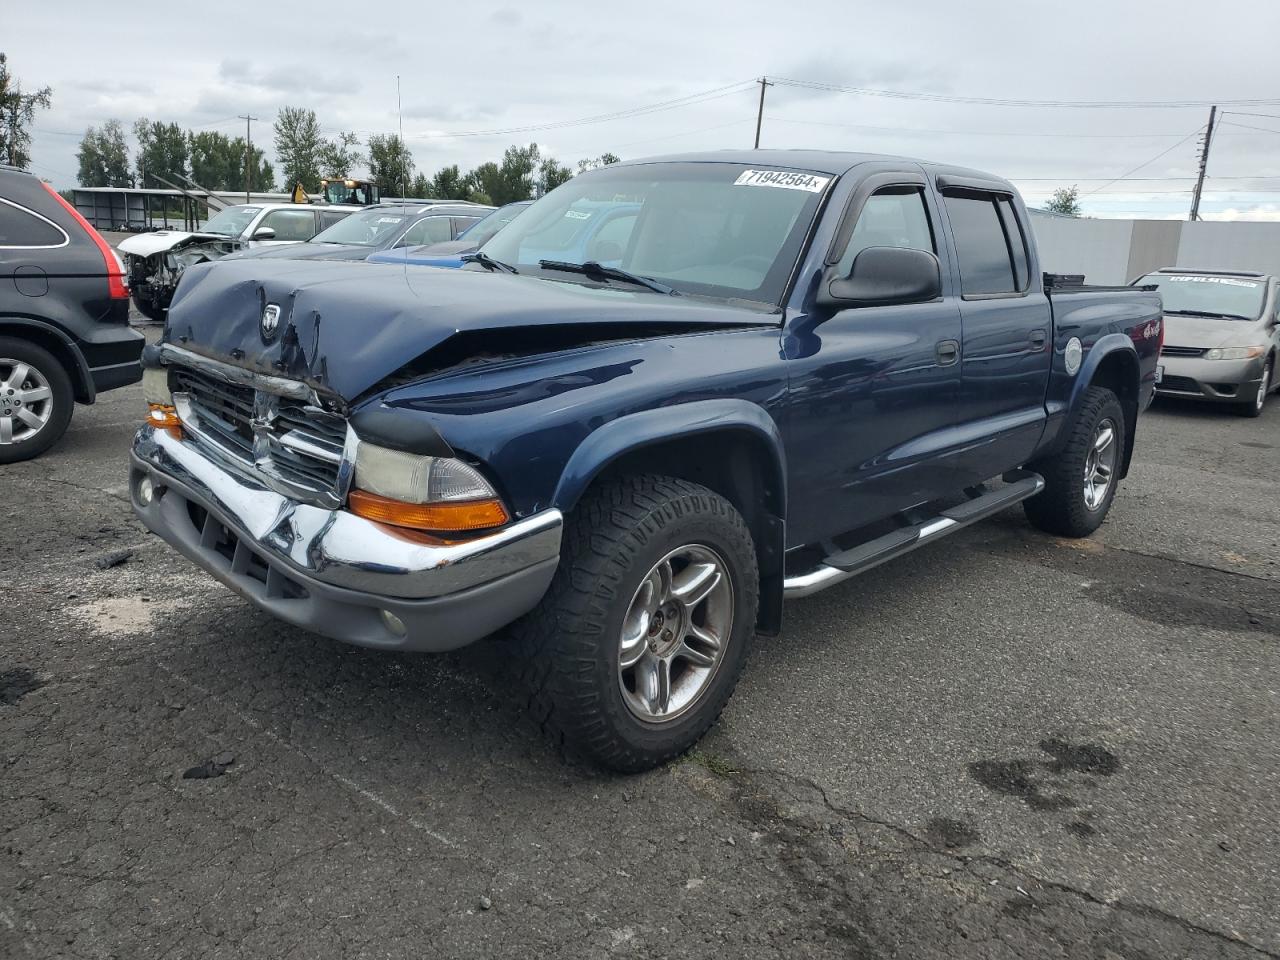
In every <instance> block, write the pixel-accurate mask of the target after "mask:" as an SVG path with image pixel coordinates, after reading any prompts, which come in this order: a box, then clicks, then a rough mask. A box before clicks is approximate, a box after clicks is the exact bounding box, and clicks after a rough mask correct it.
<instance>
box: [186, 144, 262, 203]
mask: <svg viewBox="0 0 1280 960" xmlns="http://www.w3.org/2000/svg"><path fill="white" fill-rule="evenodd" d="M189 136H190V140H191V179H192V180H194V181H195V182H196V183H198V184H200V186H202V187H207V188H208V189H210V190H243V189H244V173H245V162H246V160H247V161H248V163H249V189H251V190H259V191H262V190H270V189H272V188H273V187H274V186H275V171H274V170H273V169H272V167H271V164H269V163H267V160H266V156H265V154H263V152H262V151H261V150H260V149H258V148H257V147H254V148H253V151H252V153H251V154H250V155H249V156H248V157H246V156H245V153H246V144H245V139H244V137H236V138H235V139H232V138H230V137H228V136H227V135H226V134H223V133H217V132H214V131H201V132H200V133H194V132H193V133H191V134H190V135H189Z"/></svg>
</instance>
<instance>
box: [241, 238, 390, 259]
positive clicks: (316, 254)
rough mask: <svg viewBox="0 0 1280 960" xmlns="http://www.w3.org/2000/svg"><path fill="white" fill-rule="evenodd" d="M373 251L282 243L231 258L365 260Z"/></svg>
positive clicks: (355, 246)
mask: <svg viewBox="0 0 1280 960" xmlns="http://www.w3.org/2000/svg"><path fill="white" fill-rule="evenodd" d="M373 250H374V248H373V247H366V246H362V245H361V244H358V243H311V242H306V243H280V244H273V245H272V246H269V247H254V248H253V249H252V250H241V251H239V252H237V253H232V254H229V256H230V257H231V258H233V259H235V260H363V259H364V258H365V257H367V256H369V254H371V253H373Z"/></svg>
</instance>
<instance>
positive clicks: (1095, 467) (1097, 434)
mask: <svg viewBox="0 0 1280 960" xmlns="http://www.w3.org/2000/svg"><path fill="white" fill-rule="evenodd" d="M1116 446H1117V445H1116V425H1115V421H1113V420H1112V419H1111V418H1110V417H1105V418H1104V419H1102V420H1100V421H1098V425H1097V426H1096V427H1094V429H1093V443H1091V444H1090V445H1089V453H1088V455H1087V456H1086V457H1085V460H1084V505H1085V506H1086V507H1088V508H1089V509H1090V510H1097V509H1098V508H1099V507H1101V506H1102V505H1103V504H1104V503H1105V502H1106V500H1107V492H1108V491H1109V490H1110V489H1111V482H1112V478H1113V477H1114V475H1115V470H1116Z"/></svg>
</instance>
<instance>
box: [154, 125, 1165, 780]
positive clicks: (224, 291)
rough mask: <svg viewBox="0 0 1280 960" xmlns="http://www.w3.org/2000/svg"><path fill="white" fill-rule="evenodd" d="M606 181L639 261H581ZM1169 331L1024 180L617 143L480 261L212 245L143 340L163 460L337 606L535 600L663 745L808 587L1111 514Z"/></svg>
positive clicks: (559, 646) (364, 631) (170, 498)
mask: <svg viewBox="0 0 1280 960" xmlns="http://www.w3.org/2000/svg"><path fill="white" fill-rule="evenodd" d="M608 204H615V205H617V206H618V207H619V208H620V209H623V208H624V209H625V210H626V212H627V226H628V229H627V230H626V231H625V234H624V233H622V232H619V235H618V236H616V237H610V238H609V243H610V244H612V245H614V246H610V247H609V249H608V251H607V252H608V253H609V255H610V256H609V259H610V261H611V262H610V263H603V262H601V261H600V260H598V259H588V260H585V261H574V260H569V259H558V258H554V257H549V256H547V250H548V244H547V243H546V242H545V240H546V238H547V237H548V236H554V235H556V234H557V231H559V230H560V229H561V225H562V222H563V221H565V220H569V221H575V222H581V219H580V218H581V216H582V212H583V211H584V210H585V209H591V210H592V211H593V215H595V214H596V213H600V212H603V211H604V210H605V209H606V206H607V205H608ZM565 232H572V231H569V230H567V229H565ZM603 256H604V254H603V253H602V254H601V257H603ZM1162 329H1163V323H1162V316H1161V304H1160V300H1159V296H1158V294H1156V293H1155V292H1153V291H1152V290H1151V289H1149V288H1148V289H1142V288H1100V287H1089V286H1085V285H1084V284H1083V283H1082V282H1081V280H1080V278H1068V277H1060V276H1044V275H1042V274H1041V272H1040V270H1039V263H1038V258H1037V254H1036V249H1035V245H1034V242H1033V239H1032V235H1031V232H1030V229H1029V225H1028V220H1027V212H1026V209H1025V207H1024V206H1023V203H1022V201H1021V199H1020V198H1019V196H1018V194H1017V192H1016V191H1015V190H1014V188H1013V187H1012V186H1011V185H1010V184H1009V183H1007V182H1006V181H1004V180H1002V179H999V178H998V177H994V176H990V175H988V174H984V173H980V172H977V171H974V170H967V169H960V168H956V167H950V166H944V165H939V164H934V163H922V162H917V161H912V160H904V159H898V158H892V157H884V156H876V155H862V154H845V153H827V152H804V151H764V150H761V151H744V152H721V153H711V154H693V155H686V156H676V157H670V158H661V159H656V160H645V161H634V162H628V163H620V164H615V165H611V166H608V167H605V168H602V169H599V170H595V171H591V172H588V173H584V174H582V175H581V176H578V177H575V178H573V179H572V180H571V181H569V182H568V183H566V184H564V185H563V186H561V187H559V188H557V189H556V190H554V191H552V192H551V193H549V194H547V195H546V196H545V197H543V198H542V199H540V200H538V201H537V202H536V203H535V204H534V205H533V206H532V207H530V208H529V209H528V210H527V211H526V212H525V213H524V214H522V215H521V216H520V217H519V218H518V219H517V220H515V221H514V222H513V223H511V224H510V225H509V226H508V227H506V228H505V229H503V230H502V231H500V232H499V233H498V234H497V235H496V236H494V237H493V239H492V240H490V241H489V242H488V243H487V244H485V245H484V247H482V248H481V249H480V250H479V251H478V252H477V253H476V254H475V255H473V259H472V262H471V263H470V264H469V265H468V266H467V267H465V268H463V269H461V270H449V271H438V270H409V271H405V270H404V269H402V268H398V267H394V266H389V265H378V264H369V263H319V262H305V261H298V262H286V261H273V262H267V261H256V262H255V261H240V262H235V261H231V260H224V261H222V262H220V263H215V264H211V265H208V266H196V267H192V268H191V269H190V270H188V271H187V272H186V274H185V275H184V277H183V279H182V283H181V284H180V286H179V289H178V291H177V294H176V296H175V298H174V301H173V304H172V307H171V309H170V312H169V318H168V323H167V325H166V328H165V331H164V334H163V337H162V338H161V342H160V343H159V344H158V345H156V346H154V347H150V348H148V351H147V352H146V354H145V355H144V366H145V367H146V370H145V374H144V389H145V393H146V397H147V401H148V404H149V409H148V415H147V416H148V419H147V421H146V423H145V424H144V426H143V427H142V428H141V429H140V430H139V432H138V434H137V437H136V439H135V441H134V444H133V449H132V465H131V476H130V490H131V496H132V501H133V507H134V510H135V511H136V513H137V515H138V516H139V517H140V518H141V520H142V522H143V523H144V524H145V525H146V526H147V527H148V528H150V529H151V530H152V531H154V532H155V533H157V534H159V535H160V536H162V537H163V538H165V539H166V540H167V541H168V542H169V543H171V544H172V545H173V546H174V547H175V548H177V550H178V551H180V552H181V553H183V554H185V555H186V556H187V557H188V558H190V559H191V560H192V561H194V562H195V563H196V564H198V565H199V566H201V567H203V568H204V569H206V570H207V571H209V573H211V574H212V575H213V576H215V577H217V578H218V579H219V580H221V581H222V582H223V583H225V584H226V585H228V586H229V587H231V588H232V589H234V590H235V591H237V592H239V593H240V594H242V595H243V596H244V597H245V598H247V599H248V600H249V601H251V602H252V603H254V604H256V605H258V606H259V607H260V608H262V609H263V610H265V611H267V612H269V613H271V614H274V615H275V616H277V617H279V618H281V619H283V620H286V621H288V622H290V623H293V624H296V625H298V626H300V627H304V628H306V629H308V630H313V631H315V632H317V633H321V634H325V635H327V636H330V637H334V638H337V639H339V640H343V641H347V642H350V643H355V644H360V645H363V646H367V647H376V648H381V649H387V650H448V649H452V648H455V647H458V646H461V645H463V644H466V643H470V642H472V641H474V640H477V639H479V638H481V637H484V636H486V635H488V634H491V633H494V632H495V631H499V630H503V628H507V629H505V631H504V636H505V637H506V638H507V639H508V641H509V642H510V643H511V644H512V647H513V659H516V660H517V661H518V662H519V663H521V664H522V665H523V670H524V673H525V674H526V677H527V681H528V684H529V689H530V692H531V702H532V704H533V708H534V710H535V714H536V716H538V718H539V719H540V720H541V722H543V723H544V725H545V726H546V728H547V729H548V730H549V731H550V732H551V733H552V734H553V735H554V736H555V737H557V738H558V739H559V740H560V742H563V743H566V744H568V745H571V746H572V747H574V748H575V749H577V750H578V751H580V752H582V753H583V754H585V755H586V756H587V757H588V758H590V759H592V760H593V761H595V762H597V763H599V764H602V765H604V766H606V767H610V768H613V769H617V770H639V769H644V768H647V767H651V766H653V765H655V764H659V763H662V762H664V761H666V760H668V759H670V758H672V757H674V756H676V755H678V754H679V753H680V752H681V751H684V750H686V749H688V748H689V747H690V745H692V744H693V743H694V742H696V741H697V739H698V738H699V737H700V736H701V735H702V734H703V733H704V732H705V731H706V730H707V729H708V728H709V727H710V726H711V724H713V723H714V722H715V720H716V718H717V716H718V715H719V713H720V711H721V710H722V708H723V707H724V705H725V703H726V701H727V700H728V698H729V696H730V694H731V692H732V690H733V688H734V685H735V683H736V682H737V679H738V676H739V674H740V672H741V670H742V668H743V665H744V662H745V659H746V656H747V650H748V646H749V644H750V642H751V641H752V639H753V637H754V636H755V635H756V634H758V633H759V634H776V633H778V632H779V630H780V629H781V626H782V608H783V601H784V599H787V598H792V597H802V596H805V595H808V594H812V593H814V592H816V591H819V590H822V589H824V588H827V587H831V586H834V585H836V584H839V583H841V582H842V581H844V580H846V579H848V578H850V577H853V576H855V575H857V574H858V573H861V572H862V571H864V570H867V569H869V568H871V567H873V566H875V565H877V564H880V563H883V562H884V561H886V560H889V559H891V558H893V557H896V556H899V555H901V554H903V553H906V552H907V551H910V550H913V549H915V548H917V547H919V546H922V545H924V544H927V543H930V542H932V541H934V540H937V539H938V538H940V537H943V536H945V535H947V534H949V533H952V532H954V531H956V530H958V529H961V528H963V527H964V526H966V525H967V524H971V523H974V522H975V521H978V520H981V519H982V518H984V517H987V516H989V515H991V514H992V513H994V512H996V511H998V510H1001V509H1004V508H1006V507H1009V506H1011V505H1013V504H1016V503H1022V504H1023V507H1024V509H1025V512H1026V515H1027V517H1028V519H1029V520H1030V522H1031V523H1032V524H1034V525H1035V526H1037V527H1039V528H1041V529H1043V530H1046V531H1049V532H1052V533H1055V534H1059V535H1063V536H1073V537H1079V536H1085V535H1088V534H1089V533H1091V532H1092V531H1094V530H1095V529H1096V528H1097V527H1098V525H1099V524H1100V523H1101V522H1102V520H1103V517H1104V516H1105V515H1106V513H1107V510H1108V508H1109V507H1110V506H1111V503H1112V500H1113V498H1114V497H1115V495H1116V489H1117V485H1118V484H1119V482H1120V481H1121V479H1122V478H1123V477H1124V476H1125V473H1126V471H1127V470H1128V467H1129V461H1130V456H1131V453H1132V450H1133V438H1134V430H1135V428H1136V425H1137V420H1138V416H1139V413H1140V412H1141V411H1142V410H1143V409H1144V408H1145V407H1146V405H1147V404H1148V403H1149V401H1150V399H1151V396H1152V392H1153V387H1154V380H1155V374H1156V361H1157V357H1158V355H1159V350H1160V344H1161V337H1162Z"/></svg>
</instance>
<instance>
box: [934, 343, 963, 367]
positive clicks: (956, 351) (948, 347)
mask: <svg viewBox="0 0 1280 960" xmlns="http://www.w3.org/2000/svg"><path fill="white" fill-rule="evenodd" d="M959 359H960V344H959V342H958V341H956V340H939V341H938V365H939V366H941V367H949V366H951V364H953V363H955V362H956V361H957V360H959Z"/></svg>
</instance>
